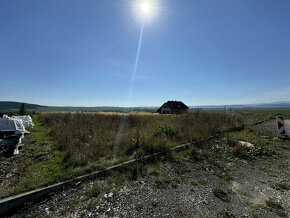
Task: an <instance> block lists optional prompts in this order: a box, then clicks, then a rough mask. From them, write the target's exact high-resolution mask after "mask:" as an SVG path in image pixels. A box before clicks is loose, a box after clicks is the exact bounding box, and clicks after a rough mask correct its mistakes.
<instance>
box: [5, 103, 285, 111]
mask: <svg viewBox="0 0 290 218" xmlns="http://www.w3.org/2000/svg"><path fill="white" fill-rule="evenodd" d="M20 105H21V102H13V101H0V112H17V111H18V110H19V108H20ZM24 105H25V108H26V109H27V110H30V111H40V112H49V111H113V112H128V111H149V112H153V111H156V110H157V109H158V107H107V106H104V107H69V106H68V107H58V106H43V105H38V104H29V103H24ZM160 105H161V104H160ZM224 107H226V108H232V109H274V108H276V109H278V108H279V109H287V108H289V109H290V101H283V102H273V103H264V104H240V105H201V106H189V108H190V109H197V108H202V109H221V108H224Z"/></svg>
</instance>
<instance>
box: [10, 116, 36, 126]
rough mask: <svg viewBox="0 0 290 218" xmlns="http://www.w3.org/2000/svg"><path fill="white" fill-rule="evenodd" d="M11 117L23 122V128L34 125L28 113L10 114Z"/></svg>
mask: <svg viewBox="0 0 290 218" xmlns="http://www.w3.org/2000/svg"><path fill="white" fill-rule="evenodd" d="M11 118H12V119H16V120H19V121H20V120H21V121H22V123H23V126H24V127H25V128H28V127H31V128H32V127H34V123H33V122H32V118H31V116H29V115H24V116H12V117H11Z"/></svg>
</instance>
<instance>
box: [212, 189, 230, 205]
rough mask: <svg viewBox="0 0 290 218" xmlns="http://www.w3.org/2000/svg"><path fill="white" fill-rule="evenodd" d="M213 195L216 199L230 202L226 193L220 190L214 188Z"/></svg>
mask: <svg viewBox="0 0 290 218" xmlns="http://www.w3.org/2000/svg"><path fill="white" fill-rule="evenodd" d="M213 194H214V196H216V197H218V198H219V199H221V200H222V201H226V202H227V201H230V196H229V195H228V193H227V192H226V191H224V190H222V189H220V188H215V189H214V190H213Z"/></svg>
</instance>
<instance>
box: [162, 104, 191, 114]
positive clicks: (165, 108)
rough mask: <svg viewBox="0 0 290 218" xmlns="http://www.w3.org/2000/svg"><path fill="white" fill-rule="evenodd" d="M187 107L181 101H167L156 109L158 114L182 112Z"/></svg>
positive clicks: (184, 111) (186, 110) (186, 109)
mask: <svg viewBox="0 0 290 218" xmlns="http://www.w3.org/2000/svg"><path fill="white" fill-rule="evenodd" d="M188 109H189V107H187V106H186V105H185V104H184V103H183V102H181V101H167V102H166V103H164V104H163V105H162V106H161V107H160V108H159V109H158V110H157V113H159V114H182V113H187V112H188Z"/></svg>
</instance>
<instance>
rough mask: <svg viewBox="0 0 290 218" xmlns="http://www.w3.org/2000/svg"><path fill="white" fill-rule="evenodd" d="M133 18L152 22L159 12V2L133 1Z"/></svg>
mask: <svg viewBox="0 0 290 218" xmlns="http://www.w3.org/2000/svg"><path fill="white" fill-rule="evenodd" d="M133 8H134V14H135V16H137V17H139V18H141V19H142V20H143V19H146V20H152V19H153V18H154V17H156V15H157V14H158V11H159V0H135V1H134V3H133Z"/></svg>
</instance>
